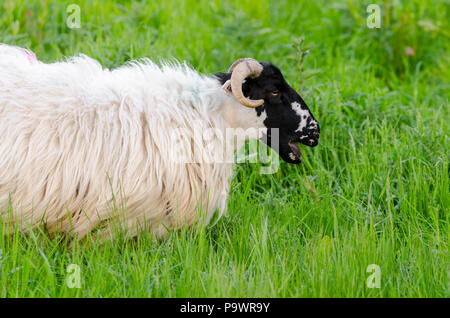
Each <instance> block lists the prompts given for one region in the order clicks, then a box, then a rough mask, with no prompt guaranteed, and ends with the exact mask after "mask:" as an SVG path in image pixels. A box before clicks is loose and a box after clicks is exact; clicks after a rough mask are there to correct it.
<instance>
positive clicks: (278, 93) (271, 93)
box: [270, 91, 280, 96]
mask: <svg viewBox="0 0 450 318" xmlns="http://www.w3.org/2000/svg"><path fill="white" fill-rule="evenodd" d="M278 95H280V92H279V91H271V92H270V96H278Z"/></svg>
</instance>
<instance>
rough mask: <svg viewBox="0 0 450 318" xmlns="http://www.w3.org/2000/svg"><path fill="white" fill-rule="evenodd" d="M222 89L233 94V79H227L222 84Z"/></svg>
mask: <svg viewBox="0 0 450 318" xmlns="http://www.w3.org/2000/svg"><path fill="white" fill-rule="evenodd" d="M222 90H223V91H224V92H225V94H228V95H233V92H232V90H231V80H228V81H226V82H225V84H223V85H222Z"/></svg>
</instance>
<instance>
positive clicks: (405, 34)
mask: <svg viewBox="0 0 450 318" xmlns="http://www.w3.org/2000/svg"><path fill="white" fill-rule="evenodd" d="M372 2H374V3H375V1H356V0H348V1H327V0H315V1H297V0H286V1H285V0H277V1H275V0H273V1H269V0H255V1H251V0H239V1H234V0H229V1H207V0H198V1H137V0H136V1H131V0H130V1H120V2H119V1H118V2H117V3H114V2H113V1H100V0H97V1H88V0H74V1H72V2H67V3H66V2H64V1H56V0H52V1H50V0H3V1H1V2H0V42H1V43H7V44H12V45H18V46H22V47H25V48H29V49H31V50H32V51H34V52H35V53H36V55H37V57H38V58H39V59H40V60H42V61H45V62H52V61H55V60H61V59H64V58H65V57H68V56H72V55H74V54H78V53H83V54H86V55H89V56H91V57H93V58H95V59H97V60H98V61H99V62H100V63H101V64H102V65H103V66H104V67H107V68H114V67H118V66H120V65H121V64H123V63H125V62H126V61H129V60H132V59H138V58H141V57H148V58H150V59H152V60H154V61H156V62H158V61H161V60H165V59H177V60H179V61H187V63H188V64H190V65H191V66H192V67H193V68H195V69H196V70H198V71H200V72H202V73H206V74H213V73H215V72H220V71H222V72H223V71H225V70H226V69H227V68H228V66H229V65H230V64H231V63H232V62H233V61H235V60H236V59H238V58H241V57H254V58H256V59H258V60H260V61H270V62H272V63H274V64H275V65H277V66H278V67H279V68H280V69H281V70H282V72H283V74H284V76H285V78H286V79H287V81H288V82H289V83H290V84H291V85H292V86H293V87H295V88H296V89H297V90H299V91H300V93H301V95H302V97H303V99H304V100H305V102H306V103H307V104H308V106H309V108H310V109H311V111H312V113H313V114H314V116H315V118H316V119H318V121H319V123H320V127H321V136H320V142H319V145H318V146H317V147H315V148H308V147H306V146H302V147H301V150H302V154H303V163H302V164H301V165H288V164H286V163H284V162H281V164H280V166H279V169H278V170H277V171H276V172H275V173H273V174H261V173H260V169H261V166H262V164H261V163H255V164H252V163H238V164H237V165H236V167H235V168H236V169H235V175H234V177H233V181H232V183H231V191H230V196H229V201H228V212H227V215H226V216H224V217H223V218H221V219H220V220H219V221H218V222H217V223H216V224H215V225H214V226H209V227H207V228H205V229H202V230H192V229H191V230H189V229H187V230H181V231H176V232H172V233H170V237H169V238H168V239H167V240H164V241H155V240H152V238H151V235H150V234H149V233H147V234H145V233H143V234H141V235H139V236H138V237H137V238H136V239H131V240H123V239H121V238H120V237H119V238H118V239H117V240H115V241H112V242H107V243H105V244H104V245H100V244H96V242H95V241H92V242H91V243H90V244H89V245H87V244H86V243H83V242H75V243H74V244H73V248H72V249H71V250H69V249H68V244H69V242H68V241H67V240H66V239H64V238H62V237H57V238H53V239H51V238H49V237H48V236H46V235H45V231H44V230H36V231H34V232H32V233H30V234H28V235H24V234H22V233H17V232H16V233H14V235H5V233H4V232H6V230H5V228H6V226H5V225H4V224H3V225H2V224H1V223H0V232H3V234H0V296H1V297H449V296H450V289H449V278H450V263H449V259H450V258H449V251H448V247H449V245H448V243H449V233H450V231H449V230H450V226H449V206H450V194H449V141H450V140H449V136H450V135H449V123H450V118H449V109H450V107H449V97H450V54H449V52H450V14H449V11H450V10H449V9H450V3H449V2H448V1H445V0H437V1H420V0H410V1H378V2H376V3H377V4H378V5H379V7H380V9H381V11H380V21H379V22H380V27H379V28H376V27H375V28H370V27H369V26H371V25H372V23H373V22H374V20H372V17H370V15H371V14H372V11H369V12H367V7H368V5H369V4H370V3H372ZM69 3H76V4H77V5H79V7H80V22H81V24H80V28H76V29H71V28H69V27H68V25H67V19H69V18H70V15H71V13H72V11H70V10H69V12H67V5H68V4H69ZM368 18H369V26H368ZM0 77H1V73H0ZM0 155H2V154H0ZM280 161H281V159H280ZM0 182H1V180H0ZM2 229H3V230H2ZM71 264H74V265H76V266H75V267H74V266H70V265H71ZM372 264H375V266H374V265H372ZM74 273H78V274H79V277H80V279H81V281H80V284H79V286H76V284H75V286H74V285H73V284H72V283H73V281H72V278H73V277H74V276H71V275H74ZM377 283H379V286H377ZM71 287H72V288H71ZM77 287H79V288H77Z"/></svg>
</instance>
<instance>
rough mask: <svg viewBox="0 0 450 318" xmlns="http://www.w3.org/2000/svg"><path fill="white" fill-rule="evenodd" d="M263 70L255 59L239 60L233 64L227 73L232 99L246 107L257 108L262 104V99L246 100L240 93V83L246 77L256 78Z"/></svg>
mask: <svg viewBox="0 0 450 318" xmlns="http://www.w3.org/2000/svg"><path fill="white" fill-rule="evenodd" d="M262 70H263V67H262V65H261V64H260V63H259V62H258V61H257V60H255V59H252V58H244V59H239V60H237V61H236V62H234V63H233V64H232V65H231V66H230V68H229V70H228V72H231V71H232V72H233V73H231V80H230V82H231V90H232V92H233V95H234V97H236V99H237V100H238V102H239V103H241V104H242V105H244V106H247V107H252V108H254V107H258V106H261V105H262V104H263V103H264V100H263V99H257V100H252V99H248V98H246V97H245V96H244V93H243V92H242V83H243V82H244V80H245V79H246V78H247V77H252V78H255V77H258V76H259V75H260V74H261V72H262Z"/></svg>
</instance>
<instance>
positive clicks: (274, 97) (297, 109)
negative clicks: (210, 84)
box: [216, 58, 320, 164]
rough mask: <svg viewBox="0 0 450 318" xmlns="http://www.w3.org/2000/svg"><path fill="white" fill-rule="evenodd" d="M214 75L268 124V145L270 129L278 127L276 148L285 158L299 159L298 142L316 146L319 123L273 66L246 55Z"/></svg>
mask: <svg viewBox="0 0 450 318" xmlns="http://www.w3.org/2000/svg"><path fill="white" fill-rule="evenodd" d="M216 76H217V78H218V79H219V80H220V81H221V83H222V84H223V89H224V91H225V92H226V93H228V94H232V95H233V96H234V97H235V98H236V99H237V100H238V101H239V102H240V103H241V104H242V105H243V106H246V107H249V108H253V109H254V113H252V114H253V115H252V116H255V117H258V118H260V119H261V122H262V124H263V125H264V127H265V128H268V129H267V134H265V135H264V136H263V138H262V140H263V141H264V142H265V143H266V144H267V145H269V146H272V145H273V144H274V140H273V136H271V129H272V128H278V129H279V136H278V137H279V140H278V148H279V149H276V148H275V149H276V150H277V151H278V153H279V155H280V156H281V158H283V160H284V161H286V162H288V163H295V164H298V163H300V162H301V152H300V149H299V147H298V145H297V143H302V144H304V145H307V146H310V147H315V146H317V144H318V142H319V135H320V128H319V123H318V122H317V120H316V119H315V118H314V116H313V115H312V114H311V111H310V110H309V109H308V106H306V104H305V102H304V101H303V99H302V98H301V97H300V95H299V94H297V92H296V91H295V90H294V89H293V88H292V87H291V86H290V85H289V84H288V83H287V82H286V80H285V79H284V77H283V75H282V74H281V72H280V70H279V69H278V68H277V67H276V66H274V65H273V64H271V63H265V62H258V61H256V60H254V59H251V58H246V59H240V60H237V61H236V62H234V63H233V65H231V67H230V69H229V70H228V72H227V73H218V74H216Z"/></svg>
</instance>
